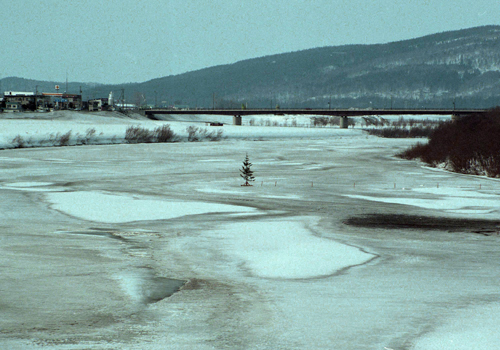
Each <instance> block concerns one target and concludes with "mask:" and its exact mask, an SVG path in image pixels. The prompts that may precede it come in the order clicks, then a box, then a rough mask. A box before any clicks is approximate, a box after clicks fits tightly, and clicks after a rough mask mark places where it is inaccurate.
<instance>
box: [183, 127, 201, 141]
mask: <svg viewBox="0 0 500 350" xmlns="http://www.w3.org/2000/svg"><path fill="white" fill-rule="evenodd" d="M198 130H199V128H197V127H196V126H193V125H190V126H188V127H187V128H186V131H187V132H188V141H190V142H196V141H199V140H200V139H199V135H198Z"/></svg>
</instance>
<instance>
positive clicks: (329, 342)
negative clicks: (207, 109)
mask: <svg viewBox="0 0 500 350" xmlns="http://www.w3.org/2000/svg"><path fill="white" fill-rule="evenodd" d="M4 122H5V121H4ZM91 122H92V121H89V120H86V121H85V123H83V122H76V121H71V120H65V121H64V123H63V122H60V123H59V124H57V121H56V122H54V123H52V124H51V125H52V126H53V127H55V129H57V130H61V132H62V131H64V130H69V129H67V128H68V127H72V128H73V130H75V129H76V128H78V127H80V129H82V130H85V129H86V128H87V127H88V125H92V124H91ZM2 123H3V122H0V126H3V127H4V129H3V130H5V128H7V129H8V127H11V128H14V127H13V126H12V125H14V124H13V122H12V121H8V122H5V124H2ZM43 123H48V122H46V121H44V122H43ZM72 123H73V124H72ZM96 123H97V122H96ZM126 123H127V122H126V121H117V120H112V121H110V122H105V121H102V120H99V121H98V125H97V126H96V129H98V130H97V133H99V132H100V130H99V128H102V130H103V135H104V136H106V137H108V136H109V135H112V133H113V130H112V129H113V127H114V128H116V130H122V131H123V130H124V125H125V124H126ZM128 123H130V122H128ZM141 123H143V124H145V125H148V123H153V122H146V121H142V122H141ZM54 124H57V125H55V126H54ZM171 124H172V125H173V127H174V129H175V127H177V128H178V130H181V129H182V128H184V126H182V125H180V124H179V125H176V123H175V122H174V123H171ZM26 125H27V127H29V128H31V129H30V130H31V132H32V133H33V134H36V133H39V131H36V125H37V124H36V122H31V123H27V124H26ZM40 125H41V124H40ZM71 125H73V126H71ZM110 125H112V127H111V126H110ZM155 125H156V124H155ZM153 126H154V125H153V124H151V127H153ZM43 127H44V128H45V127H46V124H43ZM64 128H66V129H64ZM224 128H225V129H224V130H225V132H226V135H227V136H228V138H227V139H225V140H223V141H220V142H199V143H192V142H180V143H172V144H139V145H126V144H116V145H101V146H99V145H94V146H81V147H47V148H32V149H15V150H14V149H11V150H3V151H0V198H1V201H0V219H1V221H0V243H1V244H0V267H1V271H2V272H1V275H0V348H1V349H38V348H43V349H343V350H345V349H353V350H354V349H355V350H360V349H361V350H362V349H394V350H396V349H418V350H420V349H425V350H428V349H493V348H496V347H497V346H498V343H499V342H500V336H498V328H499V327H500V316H499V315H500V278H499V277H500V258H499V257H500V244H499V236H498V232H499V231H500V227H499V225H500V224H498V220H499V218H500V182H498V181H496V180H493V179H485V178H480V177H473V176H463V175H458V174H451V173H447V172H443V171H437V170H435V169H429V168H426V167H423V166H422V165H421V164H418V163H416V162H411V161H403V160H400V159H397V158H394V157H393V155H394V154H395V153H396V152H397V151H399V150H402V149H404V148H406V147H407V146H408V145H410V144H412V143H414V142H415V141H412V140H386V139H380V138H376V137H372V136H367V135H366V134H364V133H363V132H362V131H361V130H357V129H349V130H339V129H325V130H322V131H318V130H314V129H302V128H267V129H266V128H260V127H245V126H243V127H241V128H240V129H237V128H236V127H230V126H229V127H226V126H224ZM270 129H273V130H272V132H268V131H266V130H270ZM235 130H236V131H235ZM238 130H245V137H243V136H241V135H242V134H241V133H240V132H241V131H238ZM277 130H279V131H277ZM12 132H14V133H16V132H17V130H16V131H12ZM82 132H83V131H82ZM252 133H255V137H254V138H253V137H252ZM104 136H103V137H104ZM5 139H6V140H7V139H8V138H7V137H6V138H5ZM246 153H248V155H249V157H250V161H251V162H252V163H253V167H252V169H253V170H254V171H255V176H256V182H255V183H254V186H253V187H242V186H240V185H241V184H242V181H241V180H242V179H241V178H240V177H239V168H240V167H241V165H242V161H243V159H244V157H245V154H246ZM179 287H180V289H179Z"/></svg>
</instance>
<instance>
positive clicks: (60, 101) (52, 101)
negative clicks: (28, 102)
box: [37, 92, 82, 110]
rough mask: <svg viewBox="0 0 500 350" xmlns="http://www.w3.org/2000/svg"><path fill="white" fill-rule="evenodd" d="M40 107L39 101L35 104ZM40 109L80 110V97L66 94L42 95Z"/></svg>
mask: <svg viewBox="0 0 500 350" xmlns="http://www.w3.org/2000/svg"><path fill="white" fill-rule="evenodd" d="M37 105H38V106H40V101H38V103H37ZM41 106H42V107H52V108H54V109H77V110H80V109H82V95H76V94H67V93H48V92H44V93H42V104H41Z"/></svg>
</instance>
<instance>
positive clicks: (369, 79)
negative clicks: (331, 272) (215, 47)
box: [2, 26, 500, 108]
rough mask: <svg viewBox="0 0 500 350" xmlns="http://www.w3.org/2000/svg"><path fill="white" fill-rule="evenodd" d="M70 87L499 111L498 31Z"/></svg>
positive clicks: (180, 97)
mask: <svg viewBox="0 0 500 350" xmlns="http://www.w3.org/2000/svg"><path fill="white" fill-rule="evenodd" d="M165 64H168V57H166V58H165ZM11 80H12V79H11ZM11 80H9V78H6V79H3V80H2V88H3V90H9V89H10V90H19V89H21V90H26V89H31V90H33V91H34V89H35V86H33V85H39V89H40V86H43V87H44V88H45V85H47V87H48V88H51V89H53V85H54V83H47V84H46V82H34V81H25V80H22V81H18V82H17V83H18V84H17V83H16V84H17V85H16V84H14V83H13V82H11ZM18 80H19V79H18ZM124 80H126V77H124ZM23 84H24V87H25V88H24V87H23ZM59 84H61V86H63V85H64V84H62V83H61V82H59ZM70 85H71V88H72V89H73V91H69V92H73V93H74V92H78V91H74V90H77V89H79V86H82V90H83V91H84V98H85V97H94V96H97V97H99V96H101V97H105V96H107V94H108V93H109V91H114V92H115V96H118V95H120V94H121V91H122V89H124V91H125V97H126V99H127V101H128V102H131V103H140V104H146V103H148V104H154V103H155V101H156V103H157V104H158V105H173V104H181V105H189V106H190V107H212V106H213V105H214V104H215V106H216V107H240V106H241V105H242V104H247V105H248V106H249V107H271V106H272V107H275V106H276V105H280V106H282V107H304V106H307V107H324V108H328V106H329V105H331V107H332V108H335V107H339V108H343V107H358V108H370V107H371V108H390V107H394V108H405V107H406V108H422V107H423V108H425V107H442V108H452V107H453V105H455V106H456V107H457V108H468V107H470V108H473V107H493V106H496V105H500V26H485V27H477V28H472V29H465V30H460V31H453V32H445V33H439V34H434V35H430V36H425V37H422V38H417V39H413V40H406V41H400V42H394V43H388V44H379V45H349V46H331V47H322V48H315V49H310V50H304V51H299V52H292V53H285V54H279V55H273V56H266V57H261V58H255V59H250V60H245V61H240V62H236V63H234V64H230V65H223V66H216V67H211V68H206V69H202V70H198V71H194V72H188V73H185V74H180V75H176V76H168V77H163V78H158V79H154V80H150V81H147V82H144V83H137V84H135V83H134V84H125V85H99V84H79V83H75V84H70ZM77 86H78V88H77ZM85 95H86V96H85Z"/></svg>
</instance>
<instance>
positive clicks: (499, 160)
mask: <svg viewBox="0 0 500 350" xmlns="http://www.w3.org/2000/svg"><path fill="white" fill-rule="evenodd" d="M498 135H500V108H498V107H497V108H495V109H492V110H490V111H488V113H486V114H485V115H470V116H467V117H463V118H461V119H459V120H457V121H455V122H447V123H441V124H439V126H438V127H437V128H436V129H435V130H434V131H433V132H432V134H431V135H430V138H429V143H428V144H426V145H417V146H414V147H412V148H410V149H408V150H406V151H405V152H403V153H401V154H400V155H399V156H400V157H403V158H406V159H420V160H422V161H423V162H425V163H428V164H430V165H431V166H437V165H439V164H446V166H447V168H449V169H450V170H452V171H455V172H459V173H464V174H478V175H486V176H490V177H499V176H500V137H498Z"/></svg>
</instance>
